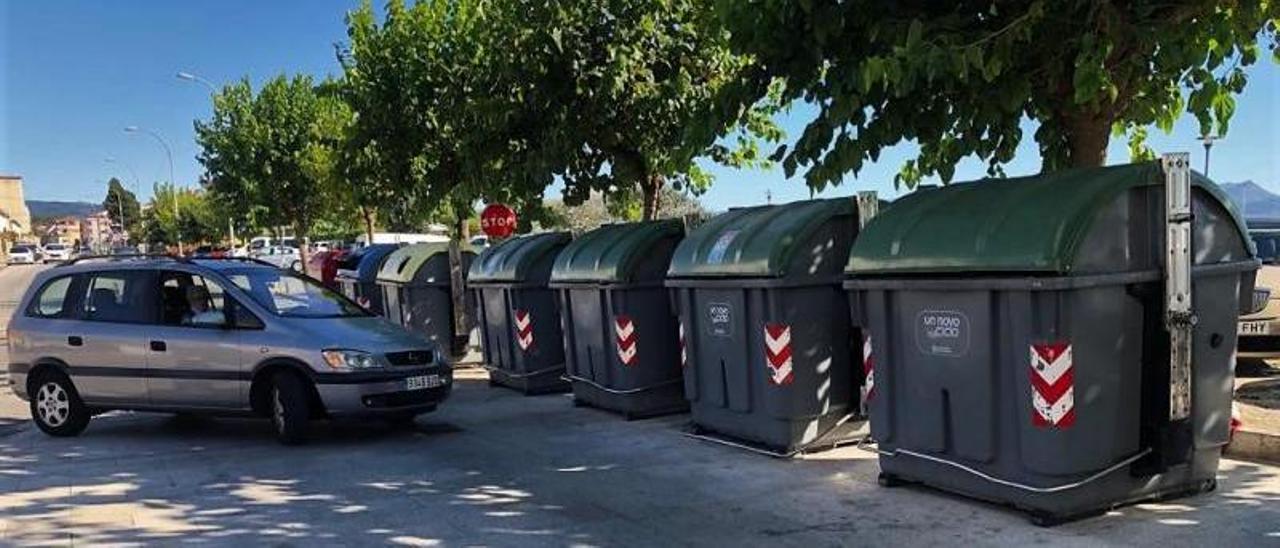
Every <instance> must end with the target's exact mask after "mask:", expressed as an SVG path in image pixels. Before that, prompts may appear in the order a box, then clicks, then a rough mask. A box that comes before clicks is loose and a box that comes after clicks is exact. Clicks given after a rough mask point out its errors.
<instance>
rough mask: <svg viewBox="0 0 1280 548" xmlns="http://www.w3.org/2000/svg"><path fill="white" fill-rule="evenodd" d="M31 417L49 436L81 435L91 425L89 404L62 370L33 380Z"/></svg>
mask: <svg viewBox="0 0 1280 548" xmlns="http://www.w3.org/2000/svg"><path fill="white" fill-rule="evenodd" d="M31 386H32V387H33V390H32V392H31V419H32V420H34V421H35V423H36V426H38V427H40V430H42V431H44V433H46V434H49V435H50V436H58V437H71V436H78V435H80V433H81V432H84V429H85V428H86V427H88V426H89V418H90V417H91V416H92V415H91V414H90V413H89V408H88V407H86V406H85V405H84V401H82V400H81V399H80V393H79V392H76V387H75V386H74V385H72V384H71V379H68V378H67V376H66V375H63V374H62V373H60V372H49V373H44V374H42V375H40V377H39V378H37V379H36V380H35V382H33V383H32V384H31Z"/></svg>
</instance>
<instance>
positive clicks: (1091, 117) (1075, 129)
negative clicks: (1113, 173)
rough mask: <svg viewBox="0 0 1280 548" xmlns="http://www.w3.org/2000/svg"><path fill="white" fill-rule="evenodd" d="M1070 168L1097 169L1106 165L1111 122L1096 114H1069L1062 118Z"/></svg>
mask: <svg viewBox="0 0 1280 548" xmlns="http://www.w3.org/2000/svg"><path fill="white" fill-rule="evenodd" d="M1064 118H1065V119H1066V124H1064V126H1065V127H1064V129H1065V130H1066V133H1067V135H1066V138H1067V147H1068V152H1069V153H1070V157H1069V159H1068V161H1067V165H1069V166H1070V167H1099V166H1102V165H1106V163H1107V144H1109V143H1110V142H1111V120H1110V119H1108V118H1107V117H1106V116H1102V115H1101V114H1096V113H1080V114H1071V115H1067V116H1065V117H1064Z"/></svg>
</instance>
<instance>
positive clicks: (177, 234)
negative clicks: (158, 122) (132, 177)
mask: <svg viewBox="0 0 1280 548" xmlns="http://www.w3.org/2000/svg"><path fill="white" fill-rule="evenodd" d="M124 132H125V133H145V134H147V135H150V136H151V138H153V139H155V140H156V142H157V143H160V146H161V147H164V155H165V157H166V158H168V160H169V184H170V185H173V230H174V235H173V236H174V239H175V240H177V244H178V254H179V255H181V254H182V223H181V222H180V219H179V218H178V182H177V181H176V180H174V177H173V149H171V148H169V143H168V142H167V141H165V140H164V137H161V136H160V134H159V133H156V132H155V131H152V130H149V129H146V128H140V127H138V126H127V127H125V128H124Z"/></svg>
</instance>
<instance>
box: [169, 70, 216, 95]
mask: <svg viewBox="0 0 1280 548" xmlns="http://www.w3.org/2000/svg"><path fill="white" fill-rule="evenodd" d="M176 76H177V77H178V79H179V80H186V81H188V82H195V83H197V84H203V85H204V87H206V88H209V93H210V94H216V93H218V86H215V85H213V82H210V81H208V80H205V79H204V78H201V77H200V76H198V75H196V74H193V73H190V72H186V71H179V72H178V74H176Z"/></svg>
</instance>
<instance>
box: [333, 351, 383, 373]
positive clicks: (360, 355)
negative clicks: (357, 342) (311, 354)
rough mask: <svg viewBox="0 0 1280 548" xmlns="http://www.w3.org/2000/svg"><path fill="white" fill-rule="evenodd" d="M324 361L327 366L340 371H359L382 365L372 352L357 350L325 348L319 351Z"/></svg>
mask: <svg viewBox="0 0 1280 548" xmlns="http://www.w3.org/2000/svg"><path fill="white" fill-rule="evenodd" d="M321 355H323V356H324V363H326V364H328V365H329V367H332V368H334V369H338V370H342V371H360V370H364V369H375V368H379V367H382V362H379V361H378V360H377V359H376V358H374V357H373V354H370V353H368V352H361V351H359V350H325V351H324V352H321Z"/></svg>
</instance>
